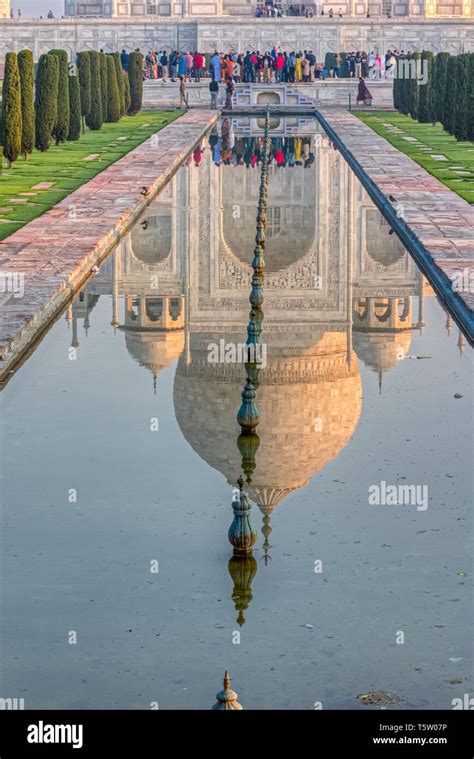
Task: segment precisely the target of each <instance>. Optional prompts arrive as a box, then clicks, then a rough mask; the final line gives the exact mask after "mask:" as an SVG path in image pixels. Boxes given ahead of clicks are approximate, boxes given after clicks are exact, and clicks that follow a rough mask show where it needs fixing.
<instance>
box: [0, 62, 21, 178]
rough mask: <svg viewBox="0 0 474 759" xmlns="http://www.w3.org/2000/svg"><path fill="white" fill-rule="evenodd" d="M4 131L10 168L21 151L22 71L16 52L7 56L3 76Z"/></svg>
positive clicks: (5, 154) (5, 149)
mask: <svg viewBox="0 0 474 759" xmlns="http://www.w3.org/2000/svg"><path fill="white" fill-rule="evenodd" d="M2 131H3V138H2V144H3V155H4V156H5V158H6V159H7V161H8V168H9V169H10V168H11V166H12V164H13V163H14V162H15V161H16V159H17V158H18V156H19V155H20V153H21V133H22V118H21V92H20V72H19V70H18V58H17V54H16V53H7V54H6V56H5V73H4V77H3V96H2Z"/></svg>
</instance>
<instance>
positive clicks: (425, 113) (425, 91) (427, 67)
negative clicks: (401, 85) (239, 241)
mask: <svg viewBox="0 0 474 759" xmlns="http://www.w3.org/2000/svg"><path fill="white" fill-rule="evenodd" d="M433 62H434V56H433V53H431V52H429V51H428V50H423V52H422V54H421V76H422V79H421V81H420V82H419V83H418V121H419V122H421V123H422V124H429V123H431V122H432V120H433V117H432V109H431V80H432V78H433Z"/></svg>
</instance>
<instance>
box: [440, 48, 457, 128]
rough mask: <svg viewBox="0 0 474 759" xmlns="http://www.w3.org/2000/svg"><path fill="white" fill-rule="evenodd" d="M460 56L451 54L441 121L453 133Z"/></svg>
mask: <svg viewBox="0 0 474 759" xmlns="http://www.w3.org/2000/svg"><path fill="white" fill-rule="evenodd" d="M457 58H458V56H457V55H450V56H449V60H448V66H447V69H446V90H445V93H444V108H443V112H442V118H441V123H442V125H443V128H444V129H445V130H446V131H447V132H449V134H453V131H454V113H455V109H456V99H457V89H458V88H457V84H458V82H457V73H458V61H457Z"/></svg>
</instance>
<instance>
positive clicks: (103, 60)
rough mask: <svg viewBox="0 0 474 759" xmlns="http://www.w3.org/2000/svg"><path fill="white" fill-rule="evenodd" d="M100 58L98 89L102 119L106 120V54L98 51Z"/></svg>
mask: <svg viewBox="0 0 474 759" xmlns="http://www.w3.org/2000/svg"><path fill="white" fill-rule="evenodd" d="M99 59H100V91H101V93H102V121H107V56H106V54H105V53H99Z"/></svg>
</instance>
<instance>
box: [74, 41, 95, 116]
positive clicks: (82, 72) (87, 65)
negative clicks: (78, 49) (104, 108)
mask: <svg viewBox="0 0 474 759" xmlns="http://www.w3.org/2000/svg"><path fill="white" fill-rule="evenodd" d="M76 64H77V74H78V76H79V87H80V92H81V115H82V118H83V121H82V131H85V117H86V116H88V115H89V111H90V109H91V62H90V58H89V52H88V51H87V50H86V51H84V52H82V53H78V54H77V58H76Z"/></svg>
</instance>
